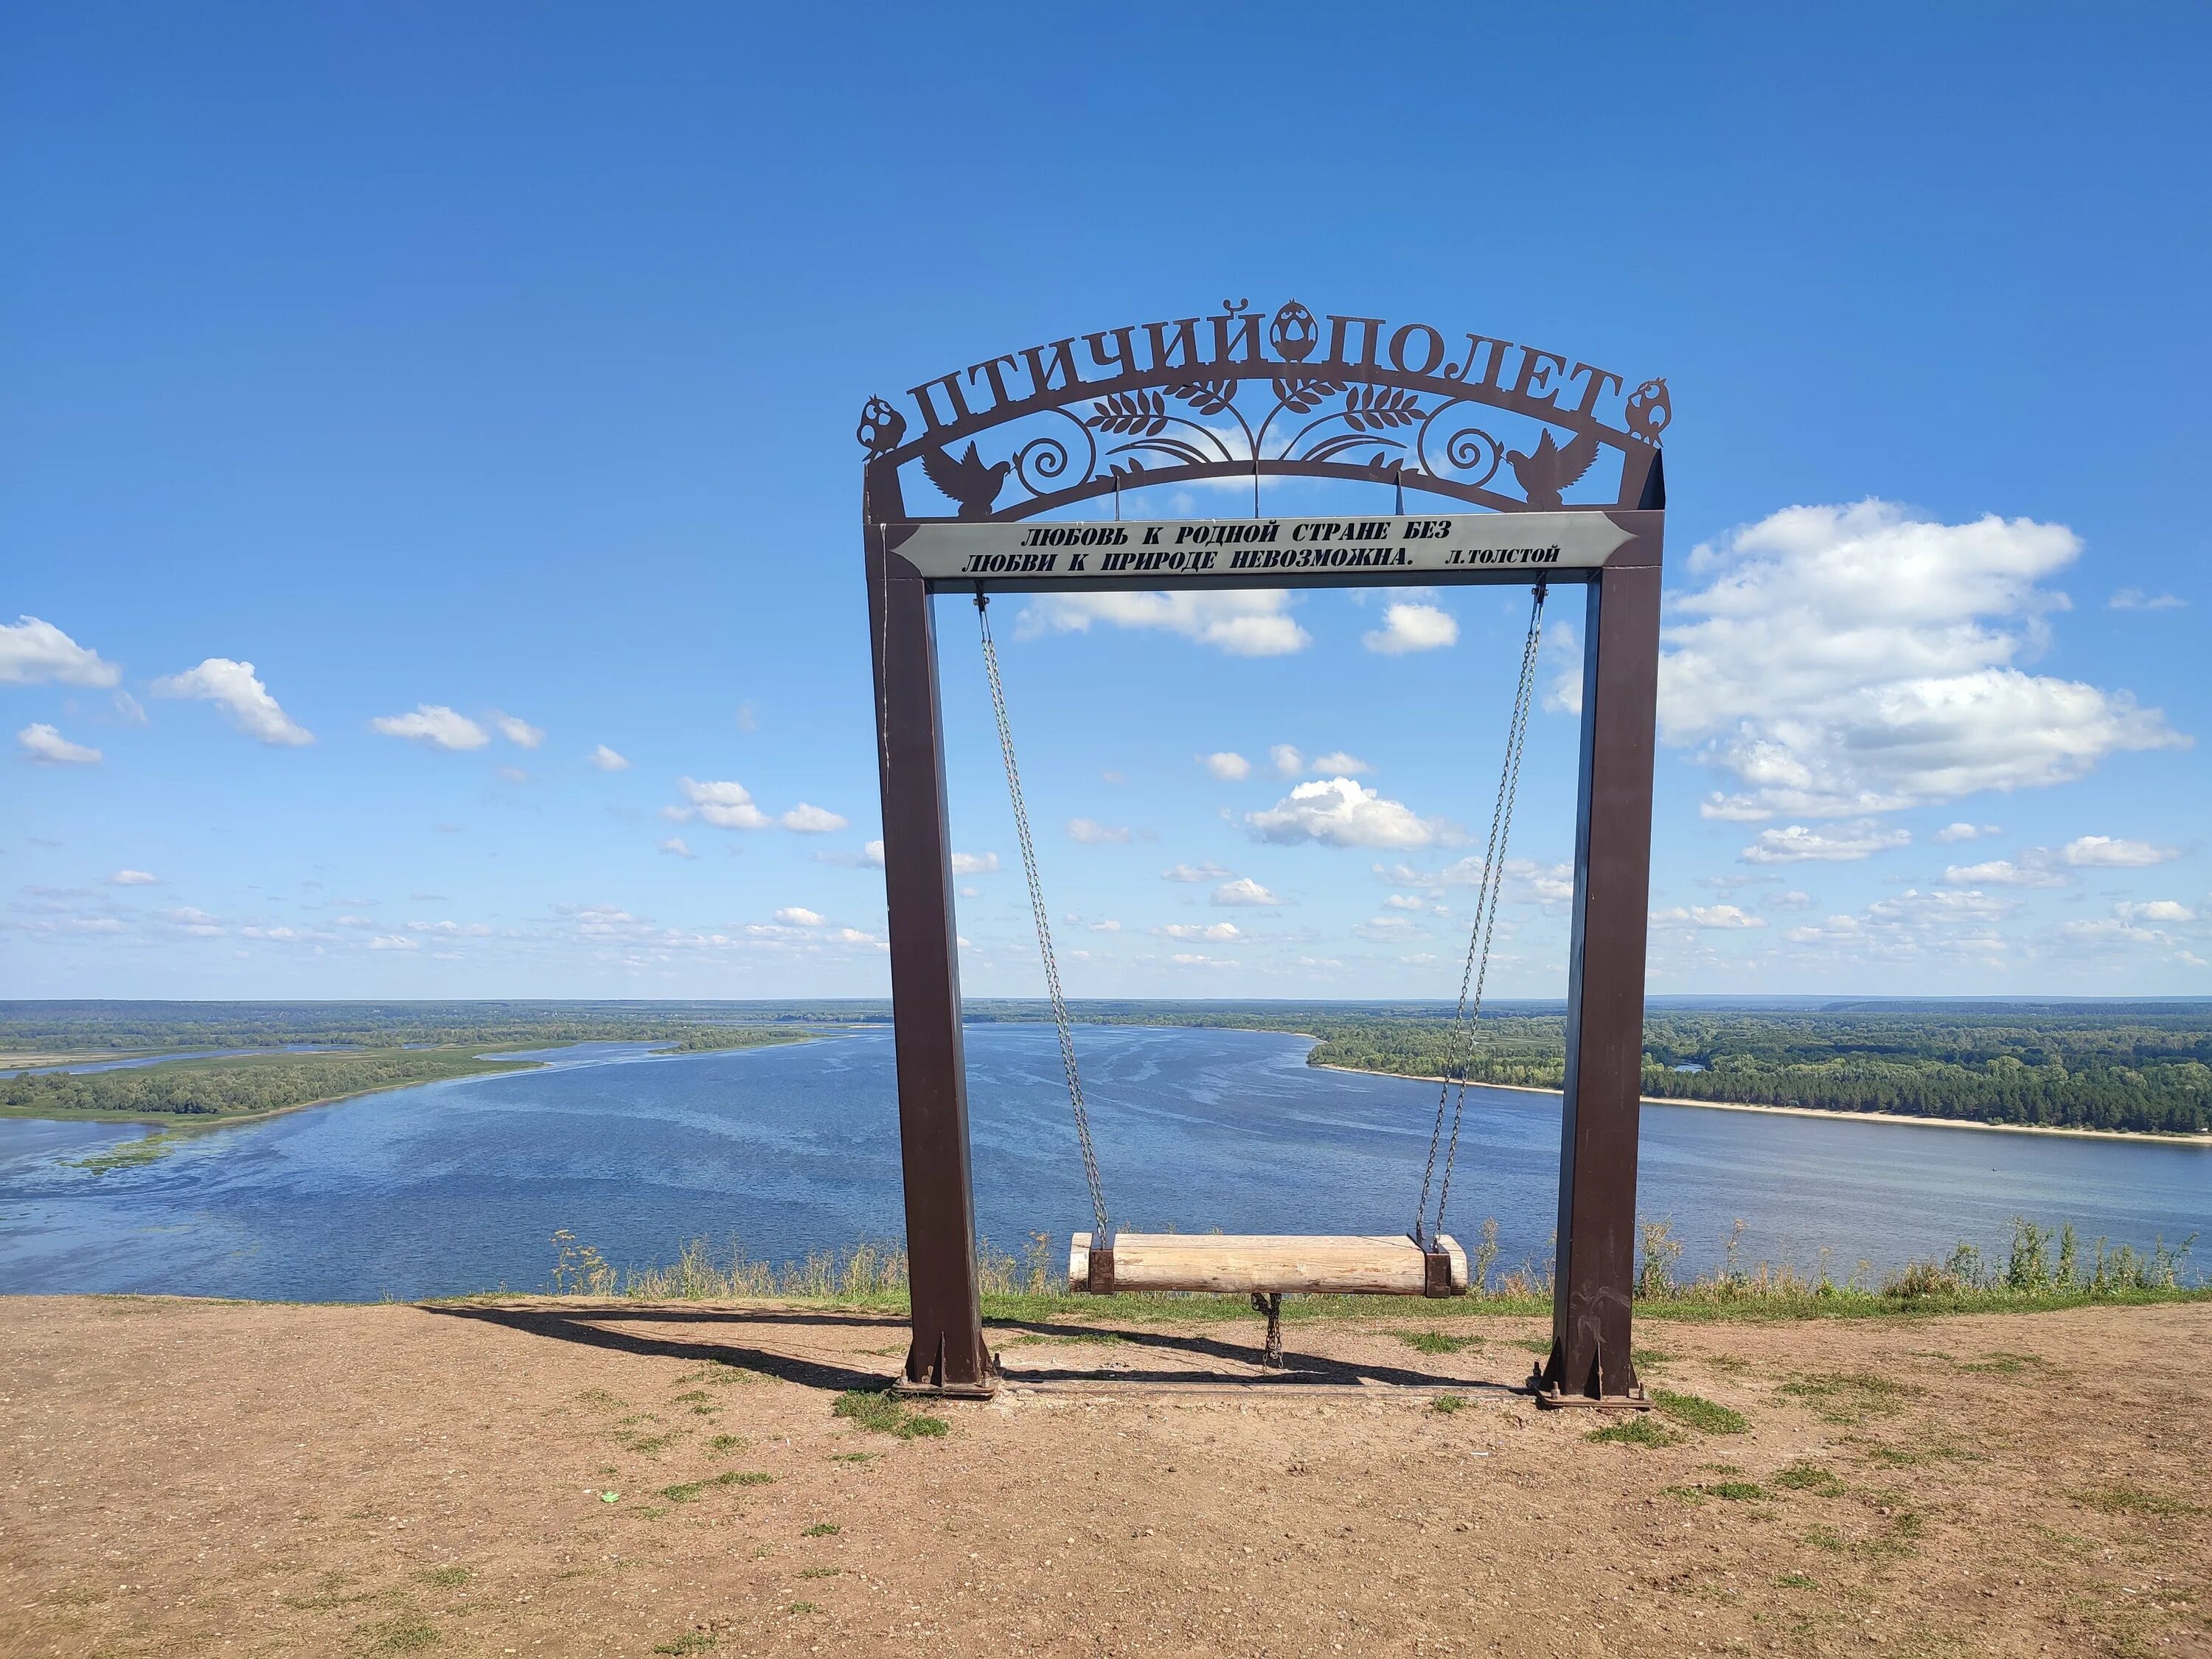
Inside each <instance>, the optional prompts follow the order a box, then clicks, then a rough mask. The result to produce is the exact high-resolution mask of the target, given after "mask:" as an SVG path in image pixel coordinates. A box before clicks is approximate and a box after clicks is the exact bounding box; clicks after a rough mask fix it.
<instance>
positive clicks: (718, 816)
mask: <svg viewBox="0 0 2212 1659" xmlns="http://www.w3.org/2000/svg"><path fill="white" fill-rule="evenodd" d="M676 787H678V789H680V790H682V791H683V792H684V805H681V806H664V807H662V808H661V809H660V814H661V816H662V817H667V818H673V819H675V820H676V821H677V822H678V823H685V822H687V821H689V820H690V819H692V818H697V819H699V820H700V821H701V822H702V823H711V824H713V825H714V827H715V828H716V829H767V828H768V827H769V825H770V824H772V823H775V819H773V818H771V817H769V815H768V814H767V813H765V812H763V811H761V810H760V808H759V807H757V806H756V805H753V798H752V792H751V791H750V790H749V789H747V788H746V787H744V785H743V784H742V783H731V782H727V781H724V782H720V783H702V782H700V781H699V780H698V779H696V778H678V779H677V780H676Z"/></svg>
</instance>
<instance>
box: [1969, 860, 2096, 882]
mask: <svg viewBox="0 0 2212 1659" xmlns="http://www.w3.org/2000/svg"><path fill="white" fill-rule="evenodd" d="M1943 879H1944V880H1946V881H1948V882H1950V883H1952V884H1954V885H1957V886H1961V887H2063V886H2065V885H2066V878H2065V877H2064V876H2063V875H2061V874H2059V873H2058V872H2057V871H2056V870H2047V869H2045V868H2043V867H2042V866H2039V865H2036V864H2032V863H2031V864H2015V863H2014V862H2013V861H2012V860H2010V859H1990V860H1988V862H1986V863H1984V864H1954V865H1950V866H1947V867H1946V868H1945V870H1944V872H1943Z"/></svg>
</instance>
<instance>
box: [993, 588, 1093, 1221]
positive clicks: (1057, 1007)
mask: <svg viewBox="0 0 2212 1659" xmlns="http://www.w3.org/2000/svg"><path fill="white" fill-rule="evenodd" d="M975 614H976V616H977V617H980V618H981V622H982V629H983V671H984V672H985V674H987V676H988V677H989V678H990V682H991V709H992V712H993V713H994V714H996V715H997V716H998V717H999V752H1000V754H1001V755H1002V756H1004V757H1006V793H1008V794H1009V795H1011V796H1012V798H1013V802H1014V834H1015V835H1016V836H1018V838H1019V839H1020V841H1021V844H1022V871H1023V873H1024V874H1025V875H1027V876H1028V877H1029V882H1030V911H1031V913H1032V914H1034V915H1035V916H1036V936H1037V951H1038V954H1040V955H1041V956H1042V957H1044V983H1045V988H1046V990H1048V991H1049V992H1050V993H1051V994H1052V1020H1053V1024H1054V1026H1056V1027H1057V1028H1058V1029H1059V1031H1060V1064H1061V1065H1063V1066H1066V1068H1067V1100H1068V1104H1069V1105H1070V1106H1071V1107H1073V1109H1074V1112H1075V1139H1077V1141H1078V1142H1079V1143H1080V1145H1081V1146H1082V1148H1083V1178H1084V1179H1085V1181H1087V1182H1090V1184H1091V1215H1092V1216H1093V1217H1094V1218H1096V1219H1097V1223H1098V1231H1097V1232H1096V1233H1094V1234H1092V1235H1091V1240H1092V1243H1095V1244H1097V1246H1098V1247H1099V1248H1101V1249H1103V1248H1104V1247H1105V1246H1106V1245H1108V1244H1109V1243H1111V1242H1112V1239H1113V1233H1112V1231H1110V1230H1109V1228H1108V1226H1107V1224H1106V1190H1105V1188H1104V1187H1103V1185H1102V1184H1101V1182H1099V1179H1098V1154H1097V1152H1096V1151H1095V1150H1094V1149H1093V1148H1092V1146H1091V1115H1090V1114H1089V1113H1088V1112H1087V1111H1085V1109H1084V1106H1083V1079H1082V1077H1081V1076H1080V1075H1079V1073H1077V1071H1076V1069H1075V1037H1074V1035H1073V1033H1072V1032H1071V1031H1070V1030H1068V1028H1067V1000H1066V998H1065V997H1063V996H1062V995H1061V994H1060V964H1059V963H1058V962H1057V961H1055V960H1054V957H1053V952H1052V921H1051V919H1050V917H1049V915H1048V913H1047V912H1046V909H1045V904H1044V884H1043V882H1042V881H1041V880H1040V879H1039V878H1038V876H1037V861H1036V843H1035V842H1034V841H1033V840H1032V839H1031V837H1030V814H1029V808H1028V807H1027V806H1025V805H1023V803H1022V775H1021V771H1020V769H1019V768H1018V767H1017V766H1016V765H1015V764H1014V729H1013V727H1012V726H1011V725H1010V724H1008V723H1007V720H1006V687H1005V686H1003V685H1001V684H1000V682H999V647H997V645H995V644H994V643H993V641H992V639H991V601H990V599H989V596H988V595H987V594H985V593H984V592H982V591H981V587H980V586H978V588H977V591H976V593H975Z"/></svg>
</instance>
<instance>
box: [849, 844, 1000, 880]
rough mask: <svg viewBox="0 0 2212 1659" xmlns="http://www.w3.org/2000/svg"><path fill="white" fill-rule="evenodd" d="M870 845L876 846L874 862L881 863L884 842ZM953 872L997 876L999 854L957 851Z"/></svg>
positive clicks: (956, 873)
mask: <svg viewBox="0 0 2212 1659" xmlns="http://www.w3.org/2000/svg"><path fill="white" fill-rule="evenodd" d="M868 845H869V846H870V847H872V848H875V853H876V856H875V860H874V862H876V863H878V864H881V863H882V862H883V861H884V844H883V842H879V841H872V842H869V843H868ZM952 873H953V874H954V875H956V876H995V875H997V874H998V873H999V855H998V854H996V853H955V854H953V855H952Z"/></svg>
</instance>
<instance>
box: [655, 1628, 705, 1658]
mask: <svg viewBox="0 0 2212 1659" xmlns="http://www.w3.org/2000/svg"><path fill="white" fill-rule="evenodd" d="M713 1646H714V1638H713V1637H711V1636H709V1635H708V1634H707V1632H705V1631H703V1630H687V1631H685V1632H684V1634H683V1635H681V1636H679V1637H678V1638H676V1639H675V1640H674V1641H672V1642H661V1643H659V1644H655V1646H654V1648H653V1651H654V1652H655V1653H704V1652H706V1650H708V1648H711V1647H713Z"/></svg>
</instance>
